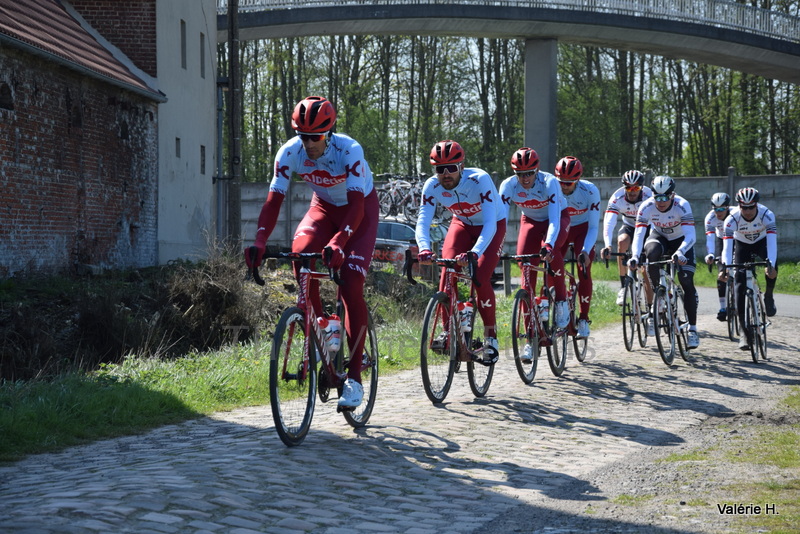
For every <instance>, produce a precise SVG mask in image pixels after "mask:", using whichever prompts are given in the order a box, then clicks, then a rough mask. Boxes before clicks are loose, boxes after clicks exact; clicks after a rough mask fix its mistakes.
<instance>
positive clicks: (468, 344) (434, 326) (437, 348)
mask: <svg viewBox="0 0 800 534" xmlns="http://www.w3.org/2000/svg"><path fill="white" fill-rule="evenodd" d="M406 258H407V261H406V265H405V267H404V272H405V273H406V276H407V277H408V280H409V282H411V283H412V284H416V281H415V280H414V278H413V276H412V272H411V265H412V263H414V262H416V261H417V260H416V259H414V258H412V257H411V252H410V251H407V252H406ZM433 262H434V263H435V264H437V265H439V266H440V267H442V268H443V269H444V270H445V273H446V274H445V284H444V290H443V291H437V292H436V293H434V294H433V296H432V297H431V299H430V301H428V305H427V307H426V308H425V315H424V317H423V320H422V339H421V343H420V371H421V373H422V384H423V386H424V387H425V394H426V395H427V396H428V399H430V401H431V402H432V403H434V404H439V403H441V402H444V399H445V397H447V394H448V392H449V391H450V387H451V386H452V385H453V377H454V375H455V373H456V371H457V370H458V369H459V368H460V365H461V363H462V362H464V363H466V367H467V378H468V379H469V387H470V389H471V390H472V393H473V394H474V395H475V396H476V397H483V396H484V395H486V393H487V391H489V385H490V384H491V383H492V376H493V375H494V364H495V363H496V361H497V358H493V359H491V360H488V359H486V358H484V356H486V354H485V350H484V347H483V342H484V339H483V338H482V337H481V336H485V333H486V329H485V326H484V324H483V319H481V317H480V313H478V299H477V292H476V287H478V286H479V285H480V283H479V282H478V281H477V280H476V279H475V275H476V273H477V270H478V260H477V257H476V255H475V254H474V253H469V255H468V269H467V272H466V273H464V272H462V271H461V270H460V268H459V267H458V266H457V263H456V260H455V259H445V258H433ZM459 284H466V288H464V289H463V290H460V288H459ZM462 291H463V295H465V298H462V296H461V295H462ZM459 304H461V306H459ZM465 305H466V306H471V307H472V310H473V311H472V314H471V318H470V320H469V322H468V324H469V326H468V328H463V327H462V317H461V312H460V311H459V308H460V307H464V306H465Z"/></svg>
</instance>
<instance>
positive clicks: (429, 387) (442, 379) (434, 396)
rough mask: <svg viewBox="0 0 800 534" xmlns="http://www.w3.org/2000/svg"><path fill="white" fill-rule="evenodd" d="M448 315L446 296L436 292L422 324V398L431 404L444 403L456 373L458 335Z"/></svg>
mask: <svg viewBox="0 0 800 534" xmlns="http://www.w3.org/2000/svg"><path fill="white" fill-rule="evenodd" d="M450 311H451V310H450V299H449V297H448V296H447V293H444V292H442V291H439V292H438V293H436V294H435V295H434V296H433V297H431V300H430V301H429V302H428V307H427V308H426V309H425V316H424V318H423V321H422V343H421V345H420V354H419V357H420V371H421V372H422V384H423V386H425V394H426V395H427V396H428V398H429V399H430V401H431V402H432V403H434V404H438V403H440V402H442V401H444V399H445V397H446V396H447V393H448V392H449V391H450V386H451V385H452V384H453V374H454V373H455V371H456V355H457V354H458V352H457V350H458V347H457V344H458V332H457V331H456V329H455V325H456V324H457V322H456V321H455V320H454V318H453V316H452V314H450V313H449V312H450ZM445 316H447V317H448V318H449V319H448V321H446V322H445Z"/></svg>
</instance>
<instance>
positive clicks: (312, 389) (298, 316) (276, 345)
mask: <svg viewBox="0 0 800 534" xmlns="http://www.w3.org/2000/svg"><path fill="white" fill-rule="evenodd" d="M306 342H308V344H309V355H308V356H309V357H308V358H307V359H306V358H305V345H306ZM316 360H317V357H316V347H315V345H314V343H313V341H312V339H311V338H308V339H307V338H306V332H305V315H304V313H303V311H302V310H300V308H297V307H292V308H288V309H286V310H285V311H284V312H283V314H282V315H281V318H280V320H279V321H278V325H277V326H276V327H275V337H274V338H273V340H272V352H271V354H270V362H269V403H270V406H271V407H272V418H273V419H274V421H275V430H277V432H278V436H280V438H281V441H283V443H284V444H285V445H286V446H287V447H294V446H296V445H300V443H302V442H303V440H304V439H305V437H306V434H307V433H308V429H309V428H310V427H311V419H312V417H313V416H314V403H315V401H316V393H317V392H316V389H317V372H316ZM284 370H285V371H284Z"/></svg>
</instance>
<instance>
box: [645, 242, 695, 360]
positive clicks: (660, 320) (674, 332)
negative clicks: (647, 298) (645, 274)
mask: <svg viewBox="0 0 800 534" xmlns="http://www.w3.org/2000/svg"><path fill="white" fill-rule="evenodd" d="M649 265H658V266H659V281H658V286H657V287H656V288H655V290H654V292H655V296H654V297H653V323H654V326H655V331H656V336H655V337H656V345H658V351H659V353H660V355H661V359H662V360H663V361H664V363H665V364H667V365H672V363H673V361H674V359H675V348H676V345H677V349H678V352H679V353H680V355H681V358H683V359H684V360H685V359H687V357H688V329H689V322H688V320H687V319H686V312H685V309H684V295H683V288H681V286H680V284H678V283H677V282H675V274H676V273H677V272H678V268H677V264H676V263H675V262H674V261H673V260H672V258H667V259H661V260H658V261H648V262H645V264H644V267H645V269H646V268H647V266H649ZM663 336H666V340H664V339H662V337H663ZM664 341H667V343H668V344H669V346H668V347H667V345H666V344H665V343H664Z"/></svg>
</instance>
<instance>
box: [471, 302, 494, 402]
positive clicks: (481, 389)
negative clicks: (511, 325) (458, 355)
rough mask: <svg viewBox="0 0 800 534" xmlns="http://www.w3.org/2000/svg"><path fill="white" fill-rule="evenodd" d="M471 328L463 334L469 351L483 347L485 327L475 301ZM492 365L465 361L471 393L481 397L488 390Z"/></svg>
mask: <svg viewBox="0 0 800 534" xmlns="http://www.w3.org/2000/svg"><path fill="white" fill-rule="evenodd" d="M472 306H473V308H472V309H473V310H474V312H473V314H472V330H471V331H470V332H467V333H466V335H465V336H464V338H465V340H466V343H467V346H468V347H469V348H470V350H471V351H475V350H477V349H480V348H482V347H483V342H484V338H485V337H486V328H485V327H484V324H483V319H481V316H480V313H478V306H477V303H476V302H473V303H472ZM494 365H495V364H492V365H483V364H481V363H477V362H467V379H468V381H469V388H470V389H471V390H472V394H473V395H475V396H476V397H483V396H484V395H486V393H487V392H488V391H489V386H490V385H491V384H492V376H493V375H494Z"/></svg>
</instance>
